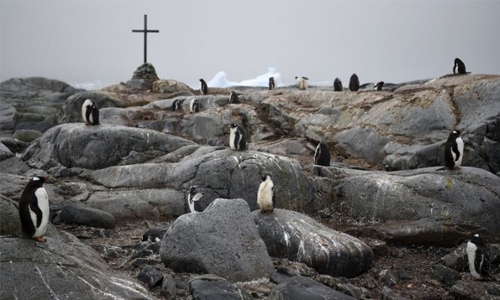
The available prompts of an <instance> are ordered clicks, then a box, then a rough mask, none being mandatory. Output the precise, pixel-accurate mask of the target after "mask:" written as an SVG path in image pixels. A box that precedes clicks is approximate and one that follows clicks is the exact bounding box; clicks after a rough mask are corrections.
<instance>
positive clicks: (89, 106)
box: [82, 99, 99, 125]
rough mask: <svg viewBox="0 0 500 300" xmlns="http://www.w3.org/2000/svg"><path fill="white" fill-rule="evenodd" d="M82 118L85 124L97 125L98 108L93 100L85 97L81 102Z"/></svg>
mask: <svg viewBox="0 0 500 300" xmlns="http://www.w3.org/2000/svg"><path fill="white" fill-rule="evenodd" d="M82 119H83V121H84V122H85V125H99V108H97V105H96V104H95V102H94V100H90V99H87V100H85V101H84V102H83V105H82Z"/></svg>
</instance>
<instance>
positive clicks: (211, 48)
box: [0, 0, 500, 85]
mask: <svg viewBox="0 0 500 300" xmlns="http://www.w3.org/2000/svg"><path fill="white" fill-rule="evenodd" d="M0 3H1V5H0V16H1V18H0V28H1V34H0V37H1V51H0V71H1V74H0V77H1V78H0V79H1V80H2V81H3V80H6V79H9V78H11V77H28V76H44V77H48V78H54V79H59V80H63V81H66V82H68V83H80V82H89V81H95V80H101V81H103V82H105V83H109V84H111V83H118V82H120V81H126V80H128V79H130V77H131V76H132V73H133V71H134V70H135V69H136V68H137V67H138V66H139V65H140V64H141V63H142V60H143V54H142V51H143V44H142V43H143V36H142V34H139V33H132V32H131V30H132V29H142V27H143V15H144V14H147V15H148V27H149V28H150V29H159V30H160V33H155V34H150V35H148V61H149V62H151V63H152V64H153V65H154V66H155V68H156V71H157V73H158V75H159V77H160V78H162V79H176V80H180V81H183V82H185V83H188V84H191V85H193V84H197V80H198V78H201V77H203V78H205V79H206V80H207V81H208V80H210V79H211V78H212V77H213V76H214V75H215V74H216V73H217V72H218V71H225V72H226V74H227V76H228V79H229V80H231V81H241V80H244V79H250V78H254V77H256V76H257V75H260V74H263V73H266V72H267V68H268V67H276V68H277V71H278V72H279V73H281V76H282V79H283V81H284V82H292V81H293V77H294V76H296V75H298V76H303V75H304V76H308V77H309V78H310V81H311V82H317V81H328V80H329V81H333V79H334V78H335V77H340V78H341V79H342V81H343V82H344V85H347V82H348V81H349V77H350V75H351V74H352V73H353V72H355V73H357V74H358V76H359V77H360V81H361V82H362V83H363V82H373V81H379V80H384V81H385V82H402V81H409V80H414V79H424V78H432V77H436V76H441V75H444V74H447V73H451V71H452V67H453V60H454V58H455V57H460V58H461V59H462V60H463V61H464V62H465V64H466V66H467V70H468V71H471V72H473V73H484V74H499V73H500V38H499V36H500V33H499V32H498V31H499V30H500V17H499V13H500V1H241V0H238V1H234V0H233V1H208V0H206V1H118V0H117V1H77V0H71V1H44V0H41V1H22V0H16V1H10V0H1V2H0Z"/></svg>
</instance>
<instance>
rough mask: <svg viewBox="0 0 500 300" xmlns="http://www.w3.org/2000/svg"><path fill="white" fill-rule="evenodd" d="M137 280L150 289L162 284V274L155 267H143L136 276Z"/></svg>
mask: <svg viewBox="0 0 500 300" xmlns="http://www.w3.org/2000/svg"><path fill="white" fill-rule="evenodd" d="M137 279H139V280H140V281H142V282H144V283H146V284H147V285H148V286H149V288H151V289H152V288H154V287H155V286H158V285H160V284H161V283H162V280H163V274H162V273H161V272H160V271H159V270H158V269H156V268H155V267H152V266H145V267H144V268H142V270H141V272H140V273H139V275H137Z"/></svg>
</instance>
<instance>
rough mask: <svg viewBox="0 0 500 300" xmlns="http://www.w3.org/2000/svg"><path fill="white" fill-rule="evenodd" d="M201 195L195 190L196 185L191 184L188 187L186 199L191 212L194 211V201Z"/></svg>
mask: <svg viewBox="0 0 500 300" xmlns="http://www.w3.org/2000/svg"><path fill="white" fill-rule="evenodd" d="M201 197H203V194H202V193H200V192H197V191H196V186H192V187H191V188H189V191H188V194H187V199H186V200H187V204H188V207H189V211H190V212H192V213H195V212H196V210H195V209H194V203H195V202H196V201H198V200H200V199H201Z"/></svg>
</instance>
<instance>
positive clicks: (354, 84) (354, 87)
mask: <svg viewBox="0 0 500 300" xmlns="http://www.w3.org/2000/svg"><path fill="white" fill-rule="evenodd" d="M349 90H350V91H351V92H356V91H358V90H359V78H358V75H356V73H354V74H352V75H351V79H349Z"/></svg>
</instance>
